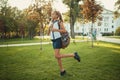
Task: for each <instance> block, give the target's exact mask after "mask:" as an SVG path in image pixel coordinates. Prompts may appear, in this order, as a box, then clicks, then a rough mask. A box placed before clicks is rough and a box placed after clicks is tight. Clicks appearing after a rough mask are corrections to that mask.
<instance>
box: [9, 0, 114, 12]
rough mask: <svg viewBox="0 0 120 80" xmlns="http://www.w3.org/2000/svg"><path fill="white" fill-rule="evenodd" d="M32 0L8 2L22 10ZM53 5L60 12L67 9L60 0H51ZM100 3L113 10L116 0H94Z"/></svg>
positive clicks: (11, 0)
mask: <svg viewBox="0 0 120 80" xmlns="http://www.w3.org/2000/svg"><path fill="white" fill-rule="evenodd" d="M33 1H34V0H9V4H10V5H11V6H12V7H18V9H20V10H23V9H25V8H27V7H28V6H29V5H30V4H32V2H33ZM53 1H55V2H53V7H54V9H56V10H58V11H61V13H64V12H66V11H67V8H66V7H67V6H66V5H64V4H63V3H62V0H53ZM96 1H98V2H99V3H101V5H103V6H104V7H105V8H106V9H108V10H111V11H114V10H115V8H114V4H115V1H116V0H96Z"/></svg>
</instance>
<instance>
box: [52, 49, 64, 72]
mask: <svg viewBox="0 0 120 80" xmlns="http://www.w3.org/2000/svg"><path fill="white" fill-rule="evenodd" d="M54 51H55V58H56V59H57V61H58V65H59V67H60V71H61V72H62V71H64V69H63V66H62V60H61V55H60V49H55V50H54Z"/></svg>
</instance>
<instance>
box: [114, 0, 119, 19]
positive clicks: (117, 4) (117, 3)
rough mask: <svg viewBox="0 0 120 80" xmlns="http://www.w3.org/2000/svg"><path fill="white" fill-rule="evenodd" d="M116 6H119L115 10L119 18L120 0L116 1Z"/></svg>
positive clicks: (116, 16)
mask: <svg viewBox="0 0 120 80" xmlns="http://www.w3.org/2000/svg"><path fill="white" fill-rule="evenodd" d="M115 7H116V8H117V10H116V11H115V12H114V14H115V18H118V17H120V0H117V1H116V3H115Z"/></svg>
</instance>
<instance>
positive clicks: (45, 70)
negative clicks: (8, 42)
mask: <svg viewBox="0 0 120 80" xmlns="http://www.w3.org/2000/svg"><path fill="white" fill-rule="evenodd" d="M90 44H91V43H90V42H82V43H71V44H70V46H69V47H68V48H67V49H65V50H62V51H61V52H62V53H63V54H64V53H71V52H74V51H78V52H79V55H80V56H81V62H80V63H78V62H77V61H76V60H74V59H73V58H66V59H62V60H63V65H64V68H65V69H66V71H67V74H66V75H65V76H62V77H61V76H60V75H59V67H58V64H57V61H56V59H55V58H54V54H53V49H52V46H51V44H48V45H43V50H42V51H41V50H40V46H24V47H6V48H0V80H120V45H119V44H112V43H104V42H100V43H99V44H94V45H95V47H94V48H91V47H90V46H91V45H90Z"/></svg>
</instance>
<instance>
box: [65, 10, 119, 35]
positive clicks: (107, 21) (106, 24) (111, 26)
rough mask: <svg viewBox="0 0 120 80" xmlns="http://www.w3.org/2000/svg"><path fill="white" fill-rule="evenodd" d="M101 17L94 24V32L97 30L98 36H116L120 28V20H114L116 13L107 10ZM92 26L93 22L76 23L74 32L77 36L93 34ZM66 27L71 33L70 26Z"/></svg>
mask: <svg viewBox="0 0 120 80" xmlns="http://www.w3.org/2000/svg"><path fill="white" fill-rule="evenodd" d="M101 16H102V19H101V20H97V21H96V22H95V23H94V25H93V30H96V32H97V34H102V35H114V33H115V31H116V29H117V28H118V27H119V26H120V18H117V19H114V12H113V11H110V10H107V9H104V10H103V12H102V14H101ZM66 25H67V26H66ZM91 25H92V23H91V22H90V23H85V24H80V23H78V22H76V23H75V25H74V32H75V33H76V34H84V35H88V34H89V33H90V32H91ZM65 26H66V28H67V30H68V31H69V32H70V29H69V28H70V25H69V24H68V23H66V24H65Z"/></svg>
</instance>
